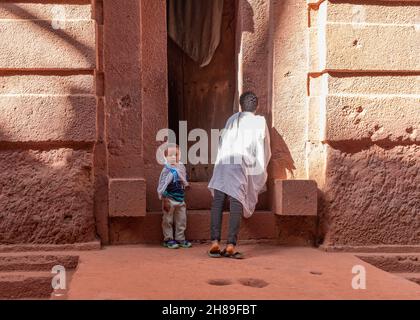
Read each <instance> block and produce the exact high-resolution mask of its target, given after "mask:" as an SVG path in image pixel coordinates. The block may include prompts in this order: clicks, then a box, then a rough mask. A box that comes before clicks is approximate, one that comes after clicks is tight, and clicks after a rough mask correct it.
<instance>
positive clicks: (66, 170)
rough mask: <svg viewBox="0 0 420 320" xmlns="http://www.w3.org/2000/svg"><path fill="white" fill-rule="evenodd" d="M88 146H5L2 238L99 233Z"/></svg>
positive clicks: (51, 239)
mask: <svg viewBox="0 0 420 320" xmlns="http://www.w3.org/2000/svg"><path fill="white" fill-rule="evenodd" d="M91 158H92V155H91V153H90V152H88V151H82V150H78V151H74V150H71V149H57V150H50V151H32V150H28V151H22V150H7V151H6V150H2V151H0V208H1V211H0V243H1V244H18V243H37V244H47V243H51V244H52V243H54V244H63V243H75V242H88V241H91V240H93V239H95V225H94V218H93V215H92V212H93V179H92V167H91V166H92V159H91Z"/></svg>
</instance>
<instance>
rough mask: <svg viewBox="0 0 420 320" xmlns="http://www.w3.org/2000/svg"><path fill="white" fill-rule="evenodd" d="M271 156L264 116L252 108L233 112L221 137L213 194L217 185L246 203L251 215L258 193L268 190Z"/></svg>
mask: <svg viewBox="0 0 420 320" xmlns="http://www.w3.org/2000/svg"><path fill="white" fill-rule="evenodd" d="M235 157H236V158H235ZM232 158H235V160H234V161H232ZM270 158H271V149H270V134H269V130H268V127H267V123H266V121H265V118H264V117H262V116H257V115H255V114H254V113H252V112H239V113H236V114H234V115H233V116H231V117H230V118H229V119H228V121H227V123H226V126H225V129H224V130H223V132H222V135H221V138H220V142H219V148H218V153H217V158H216V163H215V166H214V171H213V176H212V178H211V180H210V183H209V186H208V188H209V189H210V192H211V193H212V195H214V190H215V189H216V190H219V191H222V192H224V193H226V194H227V195H229V196H231V197H233V198H235V199H237V200H238V201H239V202H241V203H242V205H243V215H244V217H245V218H250V217H251V216H252V214H253V213H254V211H255V206H256V204H257V202H258V195H259V194H260V193H262V192H265V191H266V190H267V187H266V182H267V166H268V163H269V161H270ZM229 159H230V160H231V162H230V163H229V162H228V161H229Z"/></svg>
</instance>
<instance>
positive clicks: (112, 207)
mask: <svg viewBox="0 0 420 320" xmlns="http://www.w3.org/2000/svg"><path fill="white" fill-rule="evenodd" d="M103 19H104V26H103V50H104V86H105V93H104V95H105V136H106V142H107V154H108V157H107V168H108V177H109V216H110V217H111V218H115V217H142V216H144V215H145V214H146V196H145V194H146V183H145V179H144V166H143V143H144V140H143V139H144V138H143V128H142V124H143V122H142V115H143V110H142V100H141V99H142V96H141V88H142V75H141V73H142V68H141V18H140V2H139V1H137V0H127V1H117V0H109V1H104V2H103Z"/></svg>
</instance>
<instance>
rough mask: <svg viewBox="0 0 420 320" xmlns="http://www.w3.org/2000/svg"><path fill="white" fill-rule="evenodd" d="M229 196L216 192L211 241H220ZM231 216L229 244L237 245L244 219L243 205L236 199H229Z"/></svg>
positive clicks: (212, 214)
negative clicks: (226, 200)
mask: <svg viewBox="0 0 420 320" xmlns="http://www.w3.org/2000/svg"><path fill="white" fill-rule="evenodd" d="M226 197H229V196H228V195H227V194H225V193H223V192H221V191H219V190H214V198H213V205H212V208H211V240H212V241H215V240H217V241H220V238H221V232H222V231H221V230H222V217H223V206H224V202H225V199H226ZM229 202H230V216H229V233H228V242H227V243H228V244H233V245H236V242H237V240H238V232H239V227H240V225H241V218H242V204H241V203H240V202H239V201H238V200H236V199H235V198H232V197H229Z"/></svg>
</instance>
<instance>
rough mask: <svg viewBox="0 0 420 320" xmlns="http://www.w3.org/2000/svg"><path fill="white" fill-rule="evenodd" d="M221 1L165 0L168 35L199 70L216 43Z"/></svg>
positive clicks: (221, 17) (220, 16)
mask: <svg viewBox="0 0 420 320" xmlns="http://www.w3.org/2000/svg"><path fill="white" fill-rule="evenodd" d="M223 1H224V0H169V1H168V6H169V7H168V34H169V36H170V37H171V39H172V40H173V41H175V43H177V44H178V46H180V47H181V48H182V50H183V51H184V52H185V53H186V54H187V55H188V56H189V57H191V59H193V60H194V61H196V62H197V63H198V64H199V65H200V66H201V67H204V66H206V65H208V64H209V63H210V62H211V60H212V58H213V55H214V53H215V52H216V49H217V47H218V46H219V43H220V33H221V27H222V20H223Z"/></svg>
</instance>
